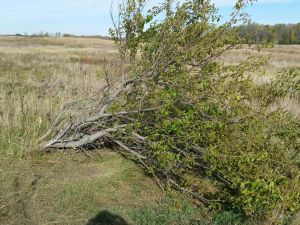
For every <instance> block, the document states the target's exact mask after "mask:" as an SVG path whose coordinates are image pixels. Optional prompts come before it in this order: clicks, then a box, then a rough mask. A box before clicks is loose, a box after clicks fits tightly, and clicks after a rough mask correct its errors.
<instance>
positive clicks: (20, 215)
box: [0, 37, 300, 225]
mask: <svg viewBox="0 0 300 225" xmlns="http://www.w3.org/2000/svg"><path fill="white" fill-rule="evenodd" d="M248 54H254V53H253V52H249V51H244V52H240V51H239V52H229V53H227V54H226V55H225V56H224V57H223V58H222V59H221V60H223V61H224V62H226V63H235V62H237V61H239V60H243V59H245V57H246V56H247V55H248ZM255 54H260V55H265V56H266V55H270V60H271V61H270V66H269V68H268V72H267V74H266V77H265V78H264V79H268V77H272V74H273V73H275V71H276V70H277V69H281V68H287V67H295V66H298V67H299V66H300V46H276V47H275V48H273V49H267V50H262V51H261V52H260V53H255ZM105 63H106V64H109V65H110V66H111V67H113V66H114V65H116V64H117V63H118V62H117V60H116V49H115V48H114V47H113V43H112V42H111V41H108V40H101V39H89V38H24V37H0V224H7V225H9V224H11V225H13V224H14V225H15V224H20V225H21V224H30V225H31V224H96V222H95V221H97V220H100V219H103V218H104V219H109V217H110V215H109V213H112V214H116V215H119V216H120V217H122V218H124V219H125V220H126V221H127V223H128V224H192V222H191V221H193V224H212V223H213V224H238V222H235V223H231V222H230V219H228V220H225V219H223V220H220V219H218V216H215V215H213V214H212V213H208V212H207V211H206V210H205V209H204V208H203V209H197V208H196V206H194V205H193V204H192V203H191V201H189V200H187V201H186V202H185V203H181V204H179V201H180V199H181V196H180V195H178V194H176V193H174V195H176V197H175V198H174V199H173V200H170V199H169V197H168V196H166V195H165V194H164V193H163V192H162V191H161V190H160V189H159V188H158V186H157V185H156V183H155V181H153V180H152V179H151V178H150V177H148V176H146V175H145V174H144V172H143V170H142V169H141V168H139V167H138V166H137V165H136V164H134V163H133V162H131V161H129V160H126V159H124V158H123V157H121V156H120V155H119V154H116V153H114V152H112V151H109V150H107V149H99V151H95V152H91V153H90V154H91V155H92V158H87V157H86V156H85V155H83V154H82V153H80V152H76V151H72V150H70V151H65V152H56V153H51V154H45V153H42V152H40V149H39V143H38V139H39V137H41V136H42V135H43V134H44V133H45V131H46V129H47V127H48V126H49V125H50V122H51V121H52V117H53V115H55V113H56V112H57V111H58V110H59V108H60V107H61V106H63V105H64V104H66V103H68V102H72V101H74V100H78V99H82V98H88V97H90V96H94V95H95V94H97V92H98V91H99V89H100V88H101V85H102V81H103V75H102V72H103V65H104V64H105ZM282 104H286V105H283V107H286V108H288V109H290V110H291V111H293V112H294V113H295V115H298V114H297V113H299V115H300V110H299V105H297V104H294V103H287V101H286V100H285V101H283V102H282ZM180 202H181V201H180ZM108 212H109V213H108ZM97 215H98V217H97ZM221 216H224V218H232V217H234V215H227V214H226V215H221ZM93 218H94V219H93ZM115 220H116V221H117V220H118V218H115ZM119 220H121V219H119ZM89 221H90V222H89ZM220 221H223V222H224V223H223V222H220ZM228 221H229V222H228ZM235 221H239V220H238V219H236V220H235ZM104 224H105V223H104Z"/></svg>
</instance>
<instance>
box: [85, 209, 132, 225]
mask: <svg viewBox="0 0 300 225" xmlns="http://www.w3.org/2000/svg"><path fill="white" fill-rule="evenodd" d="M86 225H129V224H128V223H127V222H126V221H125V220H124V219H123V218H122V217H120V216H118V215H115V214H112V213H110V212H109V211H106V210H104V211H101V212H99V213H98V214H97V215H96V216H95V217H94V218H92V219H90V220H89V222H88V223H87V224H86Z"/></svg>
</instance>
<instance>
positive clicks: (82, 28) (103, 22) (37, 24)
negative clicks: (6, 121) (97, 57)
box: [0, 0, 300, 35]
mask: <svg viewBox="0 0 300 225" xmlns="http://www.w3.org/2000/svg"><path fill="white" fill-rule="evenodd" d="M114 1H117V0H114ZM152 1H154V2H160V1H159V0H152ZM213 2H214V3H216V5H217V6H218V7H219V8H220V13H221V14H222V15H224V16H226V15H227V14H228V13H229V12H230V9H231V8H232V6H233V5H234V2H235V0H213ZM110 5H111V0H0V34H15V33H21V34H22V33H25V32H27V33H29V34H30V33H33V32H40V31H44V32H50V33H55V32H61V33H73V34H85V35H91V34H99V35H107V34H108V28H109V27H110V26H111V22H110V17H109V9H110ZM247 11H248V12H249V13H250V14H251V16H252V19H253V20H254V21H256V22H258V23H263V24H274V23H297V22H300V0H258V3H255V5H254V6H252V7H250V8H248V10H247Z"/></svg>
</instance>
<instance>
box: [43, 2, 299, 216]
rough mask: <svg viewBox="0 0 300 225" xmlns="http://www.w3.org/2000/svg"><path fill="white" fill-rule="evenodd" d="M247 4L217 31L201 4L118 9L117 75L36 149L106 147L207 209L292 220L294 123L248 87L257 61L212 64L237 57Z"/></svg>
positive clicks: (213, 15)
mask: <svg viewBox="0 0 300 225" xmlns="http://www.w3.org/2000/svg"><path fill="white" fill-rule="evenodd" d="M251 2H252V1H238V2H237V3H236V5H235V7H234V10H233V13H232V14H231V17H230V19H229V21H228V22H226V23H224V24H222V25H221V24H218V23H219V21H220V20H221V17H220V16H219V15H218V14H217V10H216V8H215V7H214V6H213V5H212V4H211V3H210V1H203V0H186V1H184V3H181V4H179V3H178V4H176V5H174V4H173V1H170V0H167V1H165V2H163V4H161V5H160V6H158V7H153V8H151V9H150V10H149V11H147V12H145V1H143V0H132V1H129V0H128V1H126V4H125V5H120V6H119V14H118V20H117V21H115V20H114V19H113V22H114V29H112V30H111V35H112V37H113V38H114V40H115V42H116V44H117V46H118V48H119V54H120V63H119V71H120V74H118V76H116V75H114V74H112V73H111V71H110V70H109V69H107V68H105V73H104V74H105V78H106V84H105V85H104V87H103V88H102V90H101V93H99V95H98V96H95V98H94V99H89V100H85V101H81V102H75V103H72V104H69V105H67V106H65V107H64V108H63V109H62V111H61V113H59V116H58V117H57V118H56V119H55V120H54V122H53V124H52V127H51V129H49V131H48V132H47V133H46V134H45V136H44V137H43V138H42V139H43V140H44V139H46V138H48V139H49V137H51V138H50V140H49V141H47V142H46V143H45V144H44V145H43V149H46V150H48V151H51V150H54V149H65V148H73V149H78V150H81V151H83V152H85V151H86V150H88V149H91V148H92V149H96V148H98V149H99V148H101V147H103V146H106V147H107V146H109V147H111V148H112V149H114V150H116V151H119V152H121V153H122V154H125V155H126V156H128V157H131V158H132V159H134V160H137V161H138V162H139V163H141V164H142V165H143V166H144V167H145V168H146V170H147V171H148V172H149V173H150V174H152V175H153V176H154V177H155V178H156V179H157V181H158V183H159V185H160V186H161V188H162V189H164V190H167V189H168V188H170V187H173V188H176V189H179V190H181V191H183V192H185V193H187V194H189V195H191V196H193V197H194V198H196V199H198V200H200V201H202V202H204V203H205V204H209V205H211V206H212V207H217V208H218V207H229V208H232V209H235V210H240V211H242V212H243V213H245V214H247V215H248V216H252V217H253V218H263V217H264V218H266V216H267V215H272V216H274V220H276V219H278V218H279V220H280V218H281V219H282V218H283V217H284V215H286V213H287V212H295V211H297V210H298V209H299V207H300V202H299V196H300V190H299V164H298V163H297V159H298V158H297V157H298V156H297V154H298V153H299V140H298V139H297V137H298V136H297V135H298V134H300V130H299V126H298V125H299V121H295V120H293V119H291V117H290V116H289V115H287V114H286V113H284V112H281V111H279V110H277V111H275V112H271V111H270V110H268V107H269V105H270V102H269V101H268V99H267V97H266V99H259V98H260V96H269V95H270V94H269V93H267V91H264V90H263V89H262V88H261V87H256V86H255V85H254V84H253V82H252V80H251V74H252V73H253V72H259V71H260V70H261V68H263V66H264V64H265V61H264V60H263V59H257V58H253V57H249V59H248V60H246V61H245V62H242V63H239V64H237V65H224V64H222V63H221V62H219V61H218V57H219V56H220V55H222V54H224V53H225V52H226V51H228V50H236V49H239V48H243V47H244V43H245V41H247V40H246V39H245V38H243V39H241V38H239V37H238V32H237V31H238V28H235V26H234V25H235V24H236V23H240V22H247V21H248V19H247V16H246V15H245V14H244V13H243V9H244V7H245V6H246V5H247V4H248V3H251ZM112 18H114V17H113V16H112ZM216 24H217V25H216ZM116 77H119V78H120V79H116ZM258 91H259V92H260V93H261V94H259V93H258ZM253 102H257V104H258V107H253ZM278 215H280V216H281V217H278ZM269 218H272V217H270V216H269Z"/></svg>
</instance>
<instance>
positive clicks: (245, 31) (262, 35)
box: [239, 23, 300, 44]
mask: <svg viewBox="0 0 300 225" xmlns="http://www.w3.org/2000/svg"><path fill="white" fill-rule="evenodd" d="M239 36H240V37H248V38H250V40H252V42H254V43H261V42H264V41H273V42H275V43H278V44H300V23H297V24H276V25H267V26H266V25H261V24H257V23H250V24H246V25H241V26H240V30H239Z"/></svg>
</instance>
